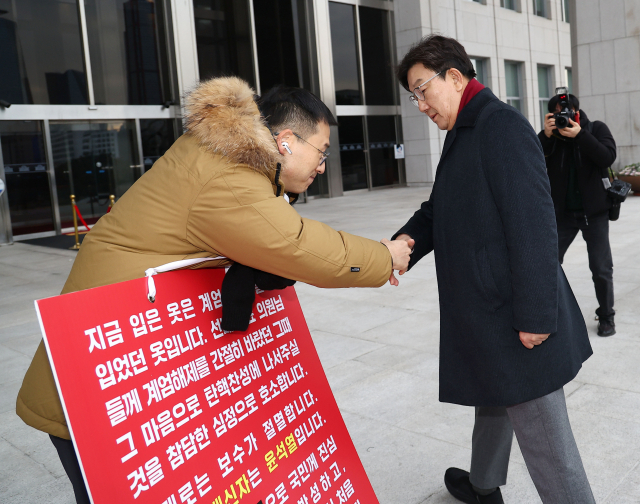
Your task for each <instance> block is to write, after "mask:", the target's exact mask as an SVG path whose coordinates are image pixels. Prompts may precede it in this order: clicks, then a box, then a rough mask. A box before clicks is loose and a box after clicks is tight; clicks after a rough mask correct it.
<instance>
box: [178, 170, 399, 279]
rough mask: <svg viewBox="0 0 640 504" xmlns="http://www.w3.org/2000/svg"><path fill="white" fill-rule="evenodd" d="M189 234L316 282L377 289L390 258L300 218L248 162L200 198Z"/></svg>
mask: <svg viewBox="0 0 640 504" xmlns="http://www.w3.org/2000/svg"><path fill="white" fill-rule="evenodd" d="M187 239H189V240H190V241H191V242H192V243H194V244H196V245H198V246H200V247H202V248H203V249H205V250H210V251H216V252H218V253H220V254H222V255H224V256H225V257H228V258H229V259H231V260H233V261H236V262H240V263H242V264H245V265H247V266H251V267H253V268H257V269H260V270H262V271H266V272H268V273H273V274H275V275H279V276H282V277H285V278H289V279H292V280H297V281H301V282H305V283H308V284H311V285H315V286H318V287H380V286H381V285H383V284H384V283H385V282H386V281H387V280H388V279H389V276H390V275H391V267H392V259H391V254H390V253H389V250H388V249H387V247H385V246H384V245H382V244H381V243H378V242H375V241H373V240H369V239H366V238H362V237H359V236H354V235H352V234H349V233H345V232H342V231H340V232H338V231H335V230H334V229H332V228H331V227H329V226H327V225H326V224H323V223H322V222H318V221H314V220H311V219H303V218H302V217H300V215H299V214H298V213H297V212H296V211H295V210H294V208H293V207H292V206H291V205H289V204H288V203H287V202H286V201H285V200H284V198H282V197H279V198H276V197H275V195H274V194H273V187H272V185H271V181H270V180H269V179H268V177H266V176H265V175H264V174H260V173H257V172H255V171H254V170H252V169H251V168H249V167H247V166H242V165H240V166H236V167H231V168H228V169H226V170H225V171H224V172H223V174H221V175H220V176H218V177H216V178H215V179H214V180H211V181H209V182H208V183H207V184H206V185H205V186H204V187H203V188H202V190H201V191H200V194H199V195H198V196H197V198H196V199H195V201H194V203H193V205H192V207H191V210H190V213H189V221H188V224H187Z"/></svg>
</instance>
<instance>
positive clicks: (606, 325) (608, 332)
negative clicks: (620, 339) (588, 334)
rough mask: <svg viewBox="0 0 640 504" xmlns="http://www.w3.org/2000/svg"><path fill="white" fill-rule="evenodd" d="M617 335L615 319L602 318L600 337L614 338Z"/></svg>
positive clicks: (599, 327) (600, 320) (600, 321)
mask: <svg viewBox="0 0 640 504" xmlns="http://www.w3.org/2000/svg"><path fill="white" fill-rule="evenodd" d="M615 333H616V323H615V322H614V321H613V317H609V318H601V319H599V322H598V336H613V335H614V334H615Z"/></svg>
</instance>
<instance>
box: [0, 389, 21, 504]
mask: <svg viewBox="0 0 640 504" xmlns="http://www.w3.org/2000/svg"><path fill="white" fill-rule="evenodd" d="M21 386H22V379H21V378H20V379H17V380H13V381H10V382H7V383H2V384H0V413H6V412H10V413H12V414H13V415H15V414H16V398H17V397H18V391H19V390H20V387H21ZM10 420H11V422H10V423H14V422H13V420H14V419H13V418H11V419H10ZM0 502H1V501H0Z"/></svg>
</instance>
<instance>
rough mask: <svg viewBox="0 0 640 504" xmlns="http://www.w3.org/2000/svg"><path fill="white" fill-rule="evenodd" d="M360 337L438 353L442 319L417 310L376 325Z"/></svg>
mask: <svg viewBox="0 0 640 504" xmlns="http://www.w3.org/2000/svg"><path fill="white" fill-rule="evenodd" d="M358 337H359V338H363V339H367V340H369V341H375V342H378V343H385V344H388V345H399V346H404V347H407V348H412V349H414V350H420V351H424V352H433V353H436V354H438V352H439V345H440V321H439V320H438V319H437V318H436V319H435V320H434V316H433V315H432V314H430V313H425V312H417V313H413V314H411V315H408V316H406V317H403V318H402V321H401V323H398V321H396V320H394V321H391V322H388V323H387V324H383V325H380V326H378V327H374V328H373V329H369V330H368V331H365V332H363V333H360V334H359V335H358Z"/></svg>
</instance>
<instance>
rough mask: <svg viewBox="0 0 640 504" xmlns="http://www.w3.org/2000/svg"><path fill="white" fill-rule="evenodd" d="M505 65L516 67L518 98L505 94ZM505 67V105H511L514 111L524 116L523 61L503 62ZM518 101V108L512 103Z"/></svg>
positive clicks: (506, 86) (506, 87)
mask: <svg viewBox="0 0 640 504" xmlns="http://www.w3.org/2000/svg"><path fill="white" fill-rule="evenodd" d="M507 65H515V67H516V80H517V84H518V93H519V95H518V96H509V95H508V94H507V89H508V85H507ZM504 66H505V103H507V104H508V105H511V106H512V107H513V108H515V109H516V110H519V111H520V113H522V114H523V115H525V116H526V100H525V96H524V62H523V61H515V60H504ZM516 100H517V101H518V103H519V104H520V108H518V107H516V106H514V105H513V103H511V102H513V101H516Z"/></svg>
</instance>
